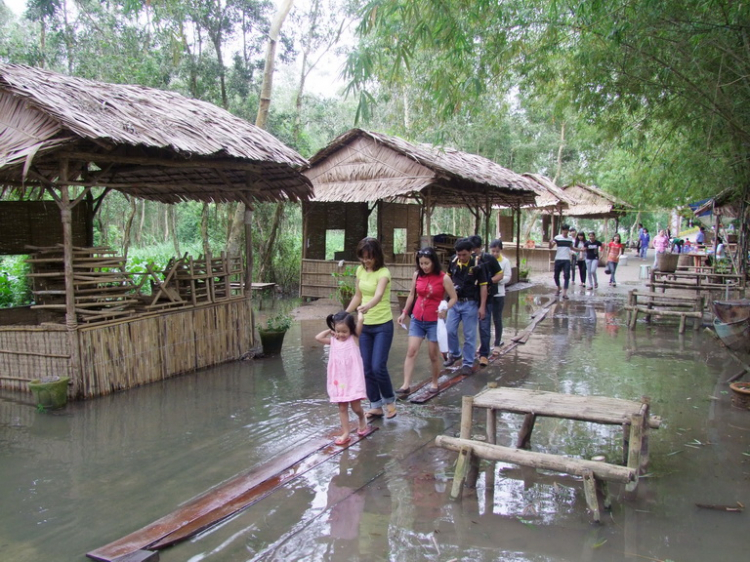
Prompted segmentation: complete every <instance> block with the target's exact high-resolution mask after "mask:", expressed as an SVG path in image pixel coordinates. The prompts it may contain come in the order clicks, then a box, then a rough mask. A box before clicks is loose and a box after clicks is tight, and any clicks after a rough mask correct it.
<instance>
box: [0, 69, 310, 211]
mask: <svg viewBox="0 0 750 562" xmlns="http://www.w3.org/2000/svg"><path fill="white" fill-rule="evenodd" d="M0 132H1V134H0V185H2V186H5V187H11V188H15V189H24V190H25V189H27V188H29V187H31V188H34V187H45V186H47V187H55V188H56V187H59V186H61V185H63V184H68V185H76V186H84V187H105V188H112V189H117V190H119V191H122V192H123V193H126V194H128V195H133V196H135V197H141V198H144V199H149V200H152V201H160V202H163V203H176V202H179V201H183V200H198V201H209V202H224V201H244V202H246V203H251V201H252V200H261V201H263V200H272V201H277V200H301V199H307V198H308V197H309V196H310V195H311V193H312V190H311V186H310V183H309V181H308V180H307V179H306V178H305V177H304V176H302V175H301V174H300V173H299V172H298V168H300V167H302V166H304V165H305V164H306V161H305V160H304V159H303V158H302V157H301V156H300V155H299V154H297V153H296V152H295V151H294V150H292V149H290V148H288V147H287V146H285V145H284V144H282V143H281V142H280V141H278V140H277V139H276V138H274V137H273V136H272V135H271V134H269V133H267V132H266V131H264V130H262V129H260V128H258V127H256V126H254V125H252V124H251V123H248V122H247V121H244V120H242V119H240V118H238V117H236V116H234V115H232V114H231V113H229V112H227V111H225V110H223V109H221V108H219V107H216V106H214V105H212V104H210V103H206V102H202V101H199V100H194V99H189V98H186V97H184V96H182V95H180V94H178V93H175V92H168V91H162V90H157V89H154V88H146V87H143V86H131V85H122V84H107V83H103V82H95V81H92V80H85V79H82V78H75V77H71V76H64V75H61V74H56V73H53V72H49V71H46V70H42V69H39V68H31V67H27V66H22V65H13V64H3V65H0ZM63 162H64V163H65V172H66V176H67V178H63V177H62V176H61V171H62V170H61V164H62V163H63Z"/></svg>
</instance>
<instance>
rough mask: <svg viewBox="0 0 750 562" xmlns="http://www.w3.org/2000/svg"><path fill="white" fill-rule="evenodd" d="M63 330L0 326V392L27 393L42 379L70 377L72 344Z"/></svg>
mask: <svg viewBox="0 0 750 562" xmlns="http://www.w3.org/2000/svg"><path fill="white" fill-rule="evenodd" d="M69 341H70V340H69V336H68V332H67V330H66V329H65V327H64V326H59V327H57V326H49V327H40V326H0V388H2V389H6V390H23V391H28V381H30V380H33V379H37V378H39V377H41V376H55V375H58V376H61V377H70V378H71V380H73V377H74V375H73V372H72V370H71V368H70V344H69Z"/></svg>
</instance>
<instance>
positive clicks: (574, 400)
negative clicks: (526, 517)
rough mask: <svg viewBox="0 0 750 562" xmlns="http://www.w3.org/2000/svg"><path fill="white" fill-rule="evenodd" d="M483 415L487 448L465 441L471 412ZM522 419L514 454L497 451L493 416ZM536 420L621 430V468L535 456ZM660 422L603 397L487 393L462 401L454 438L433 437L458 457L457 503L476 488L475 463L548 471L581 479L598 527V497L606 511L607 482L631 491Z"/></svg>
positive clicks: (645, 410) (634, 405) (641, 406)
mask: <svg viewBox="0 0 750 562" xmlns="http://www.w3.org/2000/svg"><path fill="white" fill-rule="evenodd" d="M475 408H478V409H485V410H486V433H487V442H486V443H484V442H481V441H475V440H472V439H470V437H471V434H472V432H471V427H472V424H473V418H474V409H475ZM498 411H499V412H511V413H516V414H522V415H524V421H523V424H522V426H521V430H520V432H519V435H518V438H517V440H516V446H515V448H512V447H504V446H500V445H497V412H498ZM538 416H543V417H554V418H561V419H569V420H578V421H586V422H592V423H600V424H607V425H619V426H621V427H622V429H623V459H622V460H623V465H624V466H621V465H616V464H611V463H607V462H600V461H593V460H586V459H576V458H570V457H566V456H563V455H556V454H551V453H537V452H532V451H529V450H527V449H529V448H530V446H531V434H532V432H533V429H534V424H535V422H536V418H537V417H538ZM660 424H661V419H660V418H659V417H657V416H651V415H650V413H649V400H648V398H645V397H644V398H643V399H642V401H641V402H633V401H629V400H621V399H617V398H608V397H605V396H577V395H573V394H559V393H556V392H546V391H541V390H527V389H520V388H487V389H485V390H483V391H482V392H480V393H479V394H477V395H476V396H464V397H463V403H462V409H461V432H460V436H459V438H452V437H447V436H438V437H437V438H436V440H435V443H436V444H437V445H438V446H439V447H443V448H446V449H450V450H454V451H458V453H459V457H458V462H457V466H456V472H455V475H454V479H453V487H452V489H451V497H452V498H453V499H458V498H460V497H461V490H462V488H463V487H464V485H466V486H469V487H473V486H475V485H476V481H477V476H478V472H479V459H485V460H490V461H495V462H509V463H513V464H518V465H521V466H526V467H531V468H535V469H544V470H553V471H556V472H561V473H565V474H572V475H575V476H579V477H581V478H583V483H584V484H583V487H584V493H585V496H586V503H587V505H588V508H589V509H590V510H591V513H592V516H593V518H594V520H595V521H597V522H599V521H601V508H600V503H599V495H600V494H601V495H602V496H603V498H604V507H605V508H606V509H608V508H609V507H610V500H609V494H608V486H607V483H608V482H616V483H622V484H625V486H626V490H628V491H633V490H635V488H636V486H637V485H638V476H639V474H641V473H642V472H644V471H645V468H646V466H647V464H648V432H649V430H650V429H655V428H658V427H659V425H660Z"/></svg>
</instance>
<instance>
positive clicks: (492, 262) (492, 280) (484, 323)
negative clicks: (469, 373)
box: [469, 235, 503, 367]
mask: <svg viewBox="0 0 750 562" xmlns="http://www.w3.org/2000/svg"><path fill="white" fill-rule="evenodd" d="M469 241H470V242H471V245H472V246H473V248H472V254H473V256H474V261H475V262H476V264H477V265H478V266H480V267H482V268H483V269H484V278H485V279H486V280H487V307H486V309H485V315H484V318H482V319H481V320H479V366H480V367H486V366H487V365H489V364H490V360H489V359H488V357H489V355H490V336H491V331H492V322H491V316H492V298H493V297H494V296H495V294H496V293H497V282H498V280H500V278H501V277H502V276H503V272H502V270H501V269H500V264H499V263H497V260H496V259H495V258H494V257H492V255H491V254H488V253H487V252H483V251H482V237H481V236H477V235H474V236H469Z"/></svg>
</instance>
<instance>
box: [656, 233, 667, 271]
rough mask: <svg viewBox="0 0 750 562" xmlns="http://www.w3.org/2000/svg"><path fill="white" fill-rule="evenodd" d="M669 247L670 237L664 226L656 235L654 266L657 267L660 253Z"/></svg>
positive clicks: (663, 252)
mask: <svg viewBox="0 0 750 562" xmlns="http://www.w3.org/2000/svg"><path fill="white" fill-rule="evenodd" d="M667 248H669V237H667V233H666V232H665V231H664V229H663V228H662V229H661V230H660V231H659V233H658V234H657V235H656V236H654V267H656V264H657V262H658V260H659V255H660V254H665V253H666V252H667Z"/></svg>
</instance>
